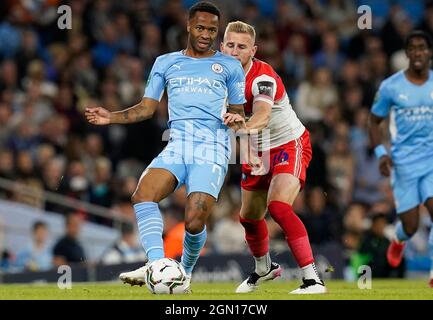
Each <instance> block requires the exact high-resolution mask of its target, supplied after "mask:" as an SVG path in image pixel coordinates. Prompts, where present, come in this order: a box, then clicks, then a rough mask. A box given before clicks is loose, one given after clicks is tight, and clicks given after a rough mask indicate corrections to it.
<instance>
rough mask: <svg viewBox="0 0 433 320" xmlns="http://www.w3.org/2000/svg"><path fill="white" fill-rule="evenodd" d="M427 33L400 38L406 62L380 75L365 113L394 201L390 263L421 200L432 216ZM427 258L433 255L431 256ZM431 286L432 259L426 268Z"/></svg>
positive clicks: (397, 257) (432, 108) (432, 110)
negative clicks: (385, 133)
mask: <svg viewBox="0 0 433 320" xmlns="http://www.w3.org/2000/svg"><path fill="white" fill-rule="evenodd" d="M432 47H433V41H432V39H431V37H430V36H429V35H428V34H427V33H425V32H422V31H413V32H412V33H410V34H409V36H408V37H407V39H406V42H405V50H406V55H407V57H408V59H409V67H408V68H407V69H406V70H402V71H399V72H397V73H395V74H394V75H392V76H390V77H389V78H387V79H385V80H384V81H383V82H382V83H381V85H380V87H379V91H378V93H377V95H376V98H375V101H374V103H373V106H372V108H371V113H370V126H369V134H370V141H371V145H372V146H373V147H374V148H375V149H374V151H375V154H376V156H377V158H378V159H379V169H380V172H381V174H382V175H384V176H386V177H388V176H391V185H392V188H393V192H394V201H395V207H396V210H397V214H398V216H399V218H400V221H399V222H398V223H397V226H396V239H395V240H393V241H392V242H391V244H390V246H389V248H388V251H387V259H388V262H389V264H390V265H391V266H392V267H397V266H398V265H399V264H400V263H401V260H402V258H403V250H404V246H405V241H407V240H409V239H410V238H411V237H412V236H413V235H414V234H415V232H416V231H417V229H418V225H419V207H420V205H421V204H424V205H425V206H426V207H427V210H428V211H429V213H430V216H431V217H432V218H433V162H432V159H433V72H432V71H431V70H430V61H431V58H432V53H433V48H432ZM388 116H389V117H390V127H389V130H390V134H391V153H390V155H389V154H388V151H387V150H386V148H385V146H384V145H383V144H381V130H380V123H381V122H382V120H383V119H384V118H386V117H388ZM428 245H429V256H430V258H431V259H432V258H433V228H431V229H430V236H429V241H428ZM432 260H433V259H432ZM430 270H431V271H430V287H433V265H432V267H431V269H430Z"/></svg>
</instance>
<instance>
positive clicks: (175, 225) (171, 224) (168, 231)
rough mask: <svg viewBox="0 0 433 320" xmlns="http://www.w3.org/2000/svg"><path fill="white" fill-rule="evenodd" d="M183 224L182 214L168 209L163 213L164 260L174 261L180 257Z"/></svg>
mask: <svg viewBox="0 0 433 320" xmlns="http://www.w3.org/2000/svg"><path fill="white" fill-rule="evenodd" d="M184 235H185V223H184V221H183V212H182V211H180V210H179V209H176V208H173V209H168V210H166V211H165V212H164V254H165V257H166V258H173V259H176V258H178V257H180V256H182V250H183V238H184Z"/></svg>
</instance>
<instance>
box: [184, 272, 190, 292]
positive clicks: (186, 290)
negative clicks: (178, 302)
mask: <svg viewBox="0 0 433 320" xmlns="http://www.w3.org/2000/svg"><path fill="white" fill-rule="evenodd" d="M183 293H186V294H189V293H192V290H191V275H186V280H185V291H184V292H183Z"/></svg>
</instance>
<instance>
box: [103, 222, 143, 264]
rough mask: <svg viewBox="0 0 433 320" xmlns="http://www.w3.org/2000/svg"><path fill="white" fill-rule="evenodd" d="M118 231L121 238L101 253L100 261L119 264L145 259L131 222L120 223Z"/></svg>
mask: <svg viewBox="0 0 433 320" xmlns="http://www.w3.org/2000/svg"><path fill="white" fill-rule="evenodd" d="M120 232H121V238H120V239H119V240H118V241H116V243H114V244H113V245H112V246H111V247H110V248H108V250H107V251H106V252H105V253H104V254H103V256H102V258H101V263H102V264H120V263H132V262H143V261H146V260H147V257H146V253H145V252H144V251H143V248H142V247H141V245H139V244H138V243H137V233H136V232H135V230H134V226H133V225H132V223H129V222H124V223H122V225H121V230H120Z"/></svg>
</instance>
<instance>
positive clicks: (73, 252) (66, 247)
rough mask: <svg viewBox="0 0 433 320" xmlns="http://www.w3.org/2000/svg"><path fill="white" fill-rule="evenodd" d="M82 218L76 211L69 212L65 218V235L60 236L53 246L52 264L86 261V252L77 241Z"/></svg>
mask: <svg viewBox="0 0 433 320" xmlns="http://www.w3.org/2000/svg"><path fill="white" fill-rule="evenodd" d="M81 224H82V218H81V217H80V216H79V215H78V214H76V213H70V214H69V215H67V217H66V219H65V235H64V236H63V237H61V238H60V239H59V240H58V241H57V243H56V244H55V245H54V248H53V256H54V260H53V262H54V265H55V266H60V265H63V264H69V263H82V262H85V261H86V254H85V252H84V249H83V247H82V246H81V244H80V242H79V241H78V236H79V234H80V231H81Z"/></svg>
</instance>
